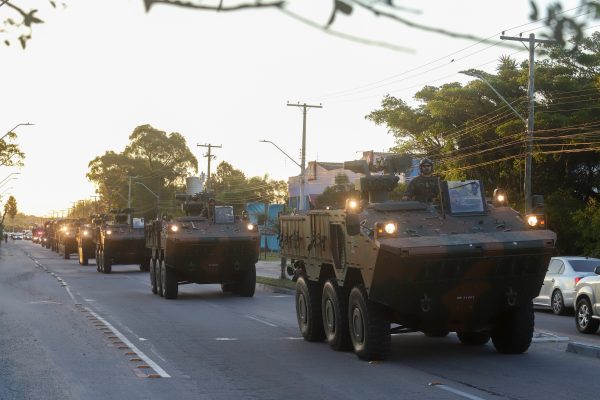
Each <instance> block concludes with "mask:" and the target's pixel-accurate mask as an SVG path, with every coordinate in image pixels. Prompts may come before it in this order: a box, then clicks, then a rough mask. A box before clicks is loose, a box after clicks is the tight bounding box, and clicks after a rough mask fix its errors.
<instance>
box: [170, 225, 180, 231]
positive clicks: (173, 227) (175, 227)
mask: <svg viewBox="0 0 600 400" xmlns="http://www.w3.org/2000/svg"><path fill="white" fill-rule="evenodd" d="M178 231H179V226H177V225H171V232H178Z"/></svg>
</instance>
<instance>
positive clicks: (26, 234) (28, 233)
mask: <svg viewBox="0 0 600 400" xmlns="http://www.w3.org/2000/svg"><path fill="white" fill-rule="evenodd" d="M32 237H33V234H32V233H31V231H24V232H23V239H25V240H31V239H32Z"/></svg>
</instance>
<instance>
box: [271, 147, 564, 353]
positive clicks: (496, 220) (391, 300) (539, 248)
mask: <svg viewBox="0 0 600 400" xmlns="http://www.w3.org/2000/svg"><path fill="white" fill-rule="evenodd" d="M409 165H410V161H409V160H407V159H406V158H402V157H400V158H396V159H390V160H388V162H387V163H386V168H385V171H384V172H386V173H385V174H382V175H374V174H371V172H372V171H370V170H369V167H368V165H367V164H366V161H363V160H361V161H356V162H348V163H345V166H344V168H346V169H350V170H353V171H355V172H363V173H364V174H365V176H364V177H362V178H361V179H360V182H359V183H358V184H357V189H358V192H357V195H356V196H355V197H353V198H349V199H348V200H347V202H346V207H345V208H344V209H334V210H312V211H308V212H303V213H296V214H293V215H286V216H282V217H281V218H280V225H281V226H280V228H281V229H280V232H281V233H280V243H281V251H282V256H284V257H288V258H290V259H292V260H293V265H294V267H295V269H296V276H297V286H296V295H295V297H296V316H297V320H298V325H299V328H300V332H301V333H302V335H303V337H304V338H305V339H306V340H307V341H321V340H323V339H326V341H327V342H328V343H329V345H330V346H331V347H332V348H333V349H334V350H345V349H354V352H355V353H356V355H357V356H358V357H359V358H361V359H365V360H381V359H385V358H386V357H388V356H389V354H390V348H391V336H390V335H391V334H393V333H403V332H414V331H421V332H424V333H425V334H427V335H429V336H445V335H447V334H448V333H449V332H456V333H457V335H458V338H459V340H460V341H461V342H462V343H463V344H465V345H483V344H485V343H487V342H488V341H489V340H490V338H491V340H492V342H493V344H494V346H495V347H496V349H497V351H499V352H501V353H522V352H525V351H526V350H527V349H528V347H529V345H530V343H531V339H532V335H533V330H534V314H533V307H532V299H533V298H534V297H536V296H537V294H538V293H539V290H540V287H541V285H542V282H543V279H544V275H545V272H546V268H547V265H548V261H549V259H550V257H551V255H552V253H553V251H554V247H555V242H556V235H555V234H554V233H553V232H551V231H549V230H546V229H545V221H544V219H543V216H542V215H528V216H525V218H523V217H521V216H520V214H519V213H517V212H516V211H515V210H513V209H511V208H509V207H508V206H507V202H506V199H505V198H503V194H502V192H501V191H496V192H495V195H496V197H495V198H494V199H493V200H492V201H487V200H486V198H485V197H484V190H483V187H482V184H481V182H479V181H477V180H469V181H462V182H461V181H447V182H445V181H439V184H438V196H437V199H436V200H435V201H434V202H433V203H429V204H426V203H421V202H418V201H390V200H389V199H388V193H389V192H390V191H391V190H393V189H394V188H395V187H396V186H397V182H398V177H397V176H395V174H394V173H395V172H400V171H403V169H404V168H406V167H407V166H409ZM451 191H452V193H453V195H454V194H456V195H458V197H457V198H456V196H454V197H455V198H453V199H451V198H450V192H451Z"/></svg>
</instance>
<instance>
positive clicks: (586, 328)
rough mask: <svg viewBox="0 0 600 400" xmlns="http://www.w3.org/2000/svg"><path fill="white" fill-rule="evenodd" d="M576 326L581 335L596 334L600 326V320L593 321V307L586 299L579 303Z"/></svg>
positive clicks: (576, 312) (576, 310) (576, 311)
mask: <svg viewBox="0 0 600 400" xmlns="http://www.w3.org/2000/svg"><path fill="white" fill-rule="evenodd" d="M575 326H577V330H578V331H579V332H581V333H596V331H597V330H598V326H600V321H599V320H597V319H592V306H591V304H590V301H589V300H588V299H586V298H582V299H580V300H579V301H578V302H577V308H576V309H575Z"/></svg>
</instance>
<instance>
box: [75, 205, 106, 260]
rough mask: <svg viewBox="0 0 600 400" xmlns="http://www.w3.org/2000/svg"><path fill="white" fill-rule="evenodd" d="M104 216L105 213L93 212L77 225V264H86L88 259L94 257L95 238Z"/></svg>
mask: <svg viewBox="0 0 600 400" xmlns="http://www.w3.org/2000/svg"><path fill="white" fill-rule="evenodd" d="M105 218H106V215H99V214H94V215H92V216H91V217H90V220H89V221H86V222H85V223H82V224H81V225H80V226H79V229H78V230H77V235H76V239H77V253H78V255H79V265H88V264H89V259H90V258H94V257H95V253H96V238H97V237H98V234H99V232H100V227H101V226H102V224H103V223H104V220H105Z"/></svg>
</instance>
